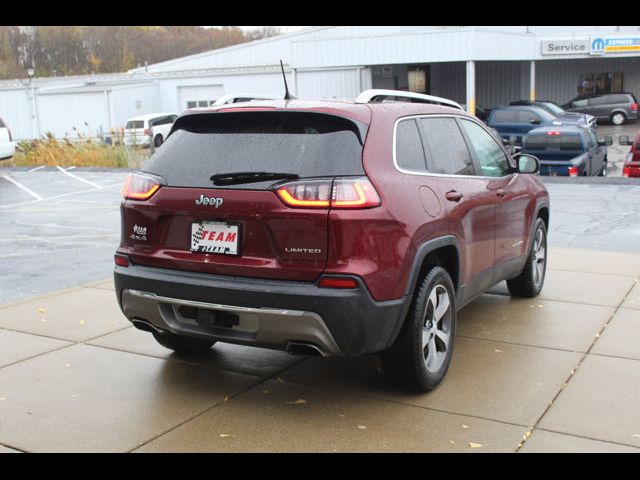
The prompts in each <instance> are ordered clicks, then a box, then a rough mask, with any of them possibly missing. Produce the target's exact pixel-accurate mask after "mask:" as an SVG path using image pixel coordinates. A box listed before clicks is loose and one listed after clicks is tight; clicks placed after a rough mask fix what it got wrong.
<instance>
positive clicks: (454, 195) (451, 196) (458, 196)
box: [445, 190, 464, 202]
mask: <svg viewBox="0 0 640 480" xmlns="http://www.w3.org/2000/svg"><path fill="white" fill-rule="evenodd" d="M445 197H447V200H451V201H452V202H459V201H460V200H462V197H464V195H463V194H462V193H460V192H456V191H455V190H451V191H450V192H447V193H446V194H445Z"/></svg>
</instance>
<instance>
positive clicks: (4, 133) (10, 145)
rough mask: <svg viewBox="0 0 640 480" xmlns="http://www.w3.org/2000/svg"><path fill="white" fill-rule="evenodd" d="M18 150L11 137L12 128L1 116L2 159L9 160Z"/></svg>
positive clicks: (0, 142)
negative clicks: (10, 128)
mask: <svg viewBox="0 0 640 480" xmlns="http://www.w3.org/2000/svg"><path fill="white" fill-rule="evenodd" d="M15 151H16V144H15V142H14V141H13V139H12V138H11V130H9V127H8V126H7V124H6V123H4V120H2V118H0V160H9V159H10V158H12V157H13V154H14V153H15Z"/></svg>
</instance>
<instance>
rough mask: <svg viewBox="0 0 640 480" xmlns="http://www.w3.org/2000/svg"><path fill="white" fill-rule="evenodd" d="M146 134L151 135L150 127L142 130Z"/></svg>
mask: <svg viewBox="0 0 640 480" xmlns="http://www.w3.org/2000/svg"><path fill="white" fill-rule="evenodd" d="M142 133H143V134H144V135H147V136H149V135H151V130H149V129H148V128H145V129H144V131H143V132H142Z"/></svg>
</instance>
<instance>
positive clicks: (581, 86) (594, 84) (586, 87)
mask: <svg viewBox="0 0 640 480" xmlns="http://www.w3.org/2000/svg"><path fill="white" fill-rule="evenodd" d="M622 86H623V75H622V72H606V73H587V74H585V75H581V76H580V79H579V81H578V94H580V95H584V94H587V93H620V92H622Z"/></svg>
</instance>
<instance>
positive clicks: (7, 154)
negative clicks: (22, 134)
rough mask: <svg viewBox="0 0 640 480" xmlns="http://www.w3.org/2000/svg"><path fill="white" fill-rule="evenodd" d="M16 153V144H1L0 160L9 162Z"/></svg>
mask: <svg viewBox="0 0 640 480" xmlns="http://www.w3.org/2000/svg"><path fill="white" fill-rule="evenodd" d="M15 151H16V144H15V142H8V143H0V160H8V159H10V158H12V157H13V155H14V153H15Z"/></svg>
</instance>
